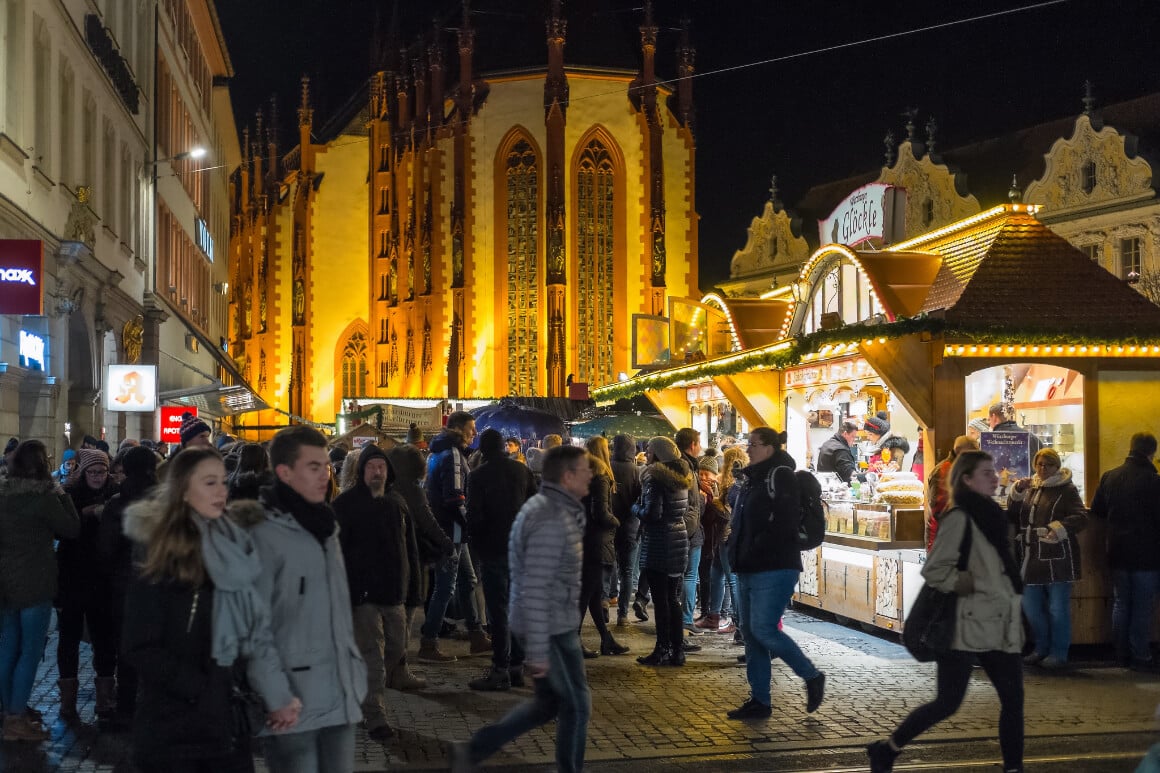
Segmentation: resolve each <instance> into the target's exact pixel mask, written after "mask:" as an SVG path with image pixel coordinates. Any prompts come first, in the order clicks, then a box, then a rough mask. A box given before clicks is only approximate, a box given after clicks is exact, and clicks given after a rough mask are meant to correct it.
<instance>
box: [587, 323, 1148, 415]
mask: <svg viewBox="0 0 1160 773" xmlns="http://www.w3.org/2000/svg"><path fill="white" fill-rule="evenodd" d="M915 333H923V334H927V335H929V336H931V337H932V338H933V337H935V336H941V337H942V338H943V339H944V341H945V342H946V343H951V342H953V343H966V344H1028V345H1046V344H1051V345H1060V344H1068V345H1076V346H1101V345H1116V346H1156V345H1160V330H1157V331H1153V332H1151V333H1145V334H1141V333H1140V331H1139V330H1135V331H1131V332H1129V331H1126V330H1125V331H1124V332H1123V333H1122V334H1115V333H1114V332H1113V333H1104V334H1092V333H1091V332H1090V331H1089V332H1080V331H1076V330H1066V329H1064V330H1061V329H1059V328H1056V329H1053V330H1044V329H1042V328H1022V329H1016V328H1010V327H998V326H996V327H985V328H984V327H977V328H976V327H962V326H955V325H948V324H947V322H946V320H945V319H943V318H941V317H931V316H928V315H926V314H920V315H918V316H915V317H904V318H902V319H898V320H896V321H894V322H884V323H877V324H867V325H845V326H842V327H838V328H833V329H830V330H818V331H815V332H813V333H808V334H806V335H803V336H800V337H799V338H791V339H787V340H786V341H782V342H778V343H776V344H771V345H769V346H764V347H761V348H760V349H754V350H751V351H748V352H740V353H739V352H732V353H730V354H727V355H722V356H720V357H718V358H716V359H712V360H705V361H704V362H698V363H695V364H689V365H676V366H674V367H672V368H669V369H666V370H663V371H658V372H655V373H650V374H644V375H640V376H637V377H636V378H634V379H632V380H631V381H622V382H618V383H615V384H608V385H606V386H602V387H598V388H597V389H594V390H593V392H592V398H593V399H594V400H596V401H597V402H598V403H608V402H613V401H615V400H619V399H622V398H626V397H633V396H635V395H639V394H642V393H644V392H651V391H659V390H661V389H666V388H668V387H670V386H672V385H673V384H676V383H678V382H687V383H693V382H698V381H707V380H709V379H711V378H713V377H714V376H729V375H734V374H737V373H745V372H748V371H752V370H781V369H784V368H788V367H792V366H794V365H797V364H799V363H800V362H801V361H802V359H803V358H804V357H806V355H809V354H813V353H814V352H817V351H818V350H819V349H821V348H823V347H825V346H827V345H836V344H858V343H861V342H862V341H868V340H891V339H895V338H903V337H904V336H908V335H913V334H915Z"/></svg>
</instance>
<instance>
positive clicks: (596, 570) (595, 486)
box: [580, 437, 628, 658]
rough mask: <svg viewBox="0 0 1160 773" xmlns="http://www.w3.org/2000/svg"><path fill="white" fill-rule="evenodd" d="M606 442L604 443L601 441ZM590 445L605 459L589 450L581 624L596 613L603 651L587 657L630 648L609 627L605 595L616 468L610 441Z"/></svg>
mask: <svg viewBox="0 0 1160 773" xmlns="http://www.w3.org/2000/svg"><path fill="white" fill-rule="evenodd" d="M593 441H604V442H603V444H601V443H600V442H595V443H594V442H593ZM588 442H589V445H590V446H592V447H595V448H596V449H597V451H598V452H599V450H600V449H601V448H602V449H603V451H604V457H605V458H604V459H602V458H601V457H600V456H598V455H597V454H596V453H593V452H592V451H589V452H588V465H589V466H590V467H591V468H592V482H591V483H589V484H588V496H586V497H584V499H583V500H582V501H583V503H584V508H585V514H586V516H587V520H586V521H585V524H584V563H583V568H582V571H581V574H580V623H581V625H583V624H584V611H585V610H587V611H588V613H589V614H590V615H591V616H592V624H593V625H594V626H596V630H597V632H598V633H599V634H600V652H599V653H597V652H596V651H594V650H590V649H586V648H584V649H583V652H584V657H586V658H594V657H597V655H623V654H625V653H626V652H628V647H626V646H624V645H622V644H620V643H619V642H617V641H616V639H614V638H612V632H611V631H609V630H608V623H607V621H606V620H605V619H604V611H605V609H606V608H605V606H604V601H603V599H602V598H601V595H602V592H603V590H604V573H605V565H610V564H612V563H613V562H615V561H616V547H615V545H614V541H615V539H616V529H617V527H618V526H620V521H618V520H617V519H616V516H615V515H613V514H612V494H613V492H614V491H615V490H616V481H615V480H613V478H612V468H611V467H610V466H609V464H608V462H607V461H605V459H607V458H608V442H607V441H606V440H604V438H603V437H601V438H592V439H591V440H589V441H588Z"/></svg>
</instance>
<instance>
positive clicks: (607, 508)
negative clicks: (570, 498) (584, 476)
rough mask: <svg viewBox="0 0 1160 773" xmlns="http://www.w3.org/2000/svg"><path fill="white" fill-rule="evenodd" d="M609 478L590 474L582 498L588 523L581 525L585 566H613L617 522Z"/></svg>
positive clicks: (618, 524)
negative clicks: (586, 493) (589, 480)
mask: <svg viewBox="0 0 1160 773" xmlns="http://www.w3.org/2000/svg"><path fill="white" fill-rule="evenodd" d="M611 500H612V479H611V478H609V477H608V476H607V475H601V474H597V475H593V476H592V482H591V483H590V484H589V485H588V496H586V497H584V500H583V502H584V511H585V515H586V517H587V522H586V524H585V526H584V563H585V564H613V563H616V546H615V539H616V530H617V528H618V527H619V526H620V521H618V520H617V518H616V516H615V515H613V514H612V501H611Z"/></svg>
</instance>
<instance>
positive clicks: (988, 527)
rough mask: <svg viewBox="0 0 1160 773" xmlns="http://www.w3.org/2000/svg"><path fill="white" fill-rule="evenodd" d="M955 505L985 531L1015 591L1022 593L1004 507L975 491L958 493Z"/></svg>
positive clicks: (1020, 578)
mask: <svg viewBox="0 0 1160 773" xmlns="http://www.w3.org/2000/svg"><path fill="white" fill-rule="evenodd" d="M955 507H957V508H960V509H961V510H962V511H963V512H965V513H966V514H967V515H968V516H970V519H971V521H972V522H973V523H974V524H975V526H977V527H979V531H981V532H983V536H984V537H986V538H987V542H990V543H991V547H993V548H995V551H996V552H997V553H998V554H999V558H1000V559H1002V560H1003V574H1005V575H1007V579H1009V580H1010V581H1011V585H1012V587H1014V588H1015V592H1016V593H1022V592H1023V579H1022V576H1021V573H1020V571H1019V565H1018V564H1016V563H1015V556H1014V554H1013V553H1012V552H1011V544H1010V541H1009V540H1008V539H1007V516H1006V513H1004V512H1003V508H1001V507H999V505H998V503H996V502H995V500H993V499H991V498H990V497H985V496H982V495H980V494H976V493H975V492H973V491H965V492H963V493H962V494H961V495H959V494H956V495H955Z"/></svg>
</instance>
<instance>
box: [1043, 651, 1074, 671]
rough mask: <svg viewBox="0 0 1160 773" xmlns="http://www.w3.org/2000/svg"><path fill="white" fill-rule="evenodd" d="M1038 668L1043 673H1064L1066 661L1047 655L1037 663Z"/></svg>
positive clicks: (1066, 665)
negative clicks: (1043, 671)
mask: <svg viewBox="0 0 1160 773" xmlns="http://www.w3.org/2000/svg"><path fill="white" fill-rule="evenodd" d="M1039 667H1040V668H1042V669H1044V670H1045V671H1066V670H1067V667H1068V663H1067V661H1066V660H1060V659H1059V658H1057V657H1055V656H1054V655H1048V656H1047V657H1045V658H1044V659H1043V660H1041V661H1039Z"/></svg>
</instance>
